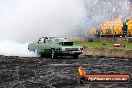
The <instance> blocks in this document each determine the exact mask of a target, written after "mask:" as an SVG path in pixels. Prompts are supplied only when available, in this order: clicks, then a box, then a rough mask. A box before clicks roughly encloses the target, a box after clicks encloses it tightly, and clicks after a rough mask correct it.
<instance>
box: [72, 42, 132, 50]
mask: <svg viewBox="0 0 132 88" xmlns="http://www.w3.org/2000/svg"><path fill="white" fill-rule="evenodd" d="M75 44H78V45H80V46H83V47H95V48H103V47H105V48H119V49H127V50H132V43H126V44H125V47H114V46H113V43H101V42H82V41H75Z"/></svg>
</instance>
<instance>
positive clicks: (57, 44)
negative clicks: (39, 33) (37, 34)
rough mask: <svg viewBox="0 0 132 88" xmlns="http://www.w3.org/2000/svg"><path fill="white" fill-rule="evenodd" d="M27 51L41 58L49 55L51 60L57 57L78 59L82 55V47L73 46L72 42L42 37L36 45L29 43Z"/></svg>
mask: <svg viewBox="0 0 132 88" xmlns="http://www.w3.org/2000/svg"><path fill="white" fill-rule="evenodd" d="M28 49H29V51H34V52H35V53H37V54H39V55H41V56H45V55H50V56H51V58H57V56H72V57H73V58H78V56H79V55H80V54H82V53H83V47H82V46H79V45H74V44H73V42H68V41H67V40H66V38H60V37H42V38H40V39H39V40H38V42H37V43H29V45H28Z"/></svg>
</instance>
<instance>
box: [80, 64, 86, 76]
mask: <svg viewBox="0 0 132 88" xmlns="http://www.w3.org/2000/svg"><path fill="white" fill-rule="evenodd" d="M78 72H79V75H80V76H85V75H86V71H85V69H84V68H83V67H82V66H79V68H78Z"/></svg>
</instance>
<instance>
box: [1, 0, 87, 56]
mask: <svg viewBox="0 0 132 88" xmlns="http://www.w3.org/2000/svg"><path fill="white" fill-rule="evenodd" d="M85 16H86V14H85V8H84V5H83V2H82V1H81V0H0V54H1V55H9V56H10V55H11V56H12V55H13V56H34V54H33V53H30V52H29V51H28V50H27V46H28V45H27V44H23V43H25V42H35V41H37V39H38V38H39V37H42V36H62V37H65V36H67V35H68V34H70V33H71V35H72V33H73V31H72V30H74V29H76V28H77V26H78V25H80V24H81V23H82V22H83V20H84V18H85ZM75 34H76V33H75ZM5 40H9V41H5ZM12 41H15V42H12ZM21 43H22V44H21Z"/></svg>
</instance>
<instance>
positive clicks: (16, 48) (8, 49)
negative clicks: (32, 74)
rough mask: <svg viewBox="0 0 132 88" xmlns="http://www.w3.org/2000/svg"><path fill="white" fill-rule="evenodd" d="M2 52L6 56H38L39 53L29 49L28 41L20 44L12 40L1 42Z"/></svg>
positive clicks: (0, 52)
mask: <svg viewBox="0 0 132 88" xmlns="http://www.w3.org/2000/svg"><path fill="white" fill-rule="evenodd" d="M0 54H1V55H5V56H22V57H37V54H35V53H34V52H30V51H29V50H28V43H25V44H20V43H17V42H14V41H10V40H5V41H1V42H0Z"/></svg>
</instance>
